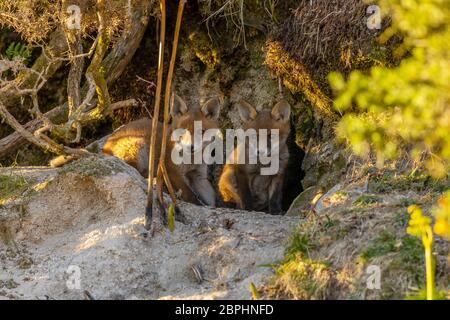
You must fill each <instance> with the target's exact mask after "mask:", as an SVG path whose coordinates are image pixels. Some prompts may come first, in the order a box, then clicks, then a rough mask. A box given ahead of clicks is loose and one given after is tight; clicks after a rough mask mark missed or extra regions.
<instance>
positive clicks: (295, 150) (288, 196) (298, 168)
mask: <svg viewBox="0 0 450 320" xmlns="http://www.w3.org/2000/svg"><path fill="white" fill-rule="evenodd" d="M287 145H288V148H289V161H288V165H287V168H286V174H285V178H284V183H283V206H282V207H283V211H287V210H288V209H289V207H290V206H291V204H292V202H293V201H294V200H295V198H296V197H297V196H298V195H299V194H300V193H301V192H302V191H303V186H302V180H303V178H304V177H305V173H304V172H303V170H302V163H303V159H304V157H305V151H304V150H302V149H301V148H300V147H299V146H298V145H297V144H296V143H295V127H294V124H293V123H292V122H291V133H290V134H289V137H288V139H287Z"/></svg>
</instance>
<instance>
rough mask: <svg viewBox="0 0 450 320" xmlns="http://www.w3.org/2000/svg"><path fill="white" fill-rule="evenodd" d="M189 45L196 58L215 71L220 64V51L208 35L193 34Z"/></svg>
mask: <svg viewBox="0 0 450 320" xmlns="http://www.w3.org/2000/svg"><path fill="white" fill-rule="evenodd" d="M188 43H189V47H190V48H191V49H192V50H193V51H194V53H195V56H196V57H197V58H198V59H199V60H200V61H201V62H202V63H203V64H204V65H206V66H207V67H208V68H210V69H214V68H215V67H216V66H217V65H218V64H219V63H220V54H219V50H218V48H217V47H215V46H214V44H213V43H212V42H211V40H210V39H209V38H208V36H207V35H206V34H204V33H202V32H198V31H194V32H191V33H190V34H189V36H188Z"/></svg>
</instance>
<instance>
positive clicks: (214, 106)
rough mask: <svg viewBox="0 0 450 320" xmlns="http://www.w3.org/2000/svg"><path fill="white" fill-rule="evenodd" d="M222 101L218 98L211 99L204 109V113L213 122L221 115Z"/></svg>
mask: <svg viewBox="0 0 450 320" xmlns="http://www.w3.org/2000/svg"><path fill="white" fill-rule="evenodd" d="M220 108H221V105H220V101H219V99H217V98H212V99H209V100H208V101H206V102H205V104H204V105H203V107H202V112H203V114H204V115H205V117H207V118H209V119H213V120H217V119H218V118H219V115H220Z"/></svg>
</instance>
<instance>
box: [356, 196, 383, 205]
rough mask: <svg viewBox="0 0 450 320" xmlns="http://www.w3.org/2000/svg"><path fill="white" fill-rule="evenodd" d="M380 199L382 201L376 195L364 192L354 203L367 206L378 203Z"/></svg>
mask: <svg viewBox="0 0 450 320" xmlns="http://www.w3.org/2000/svg"><path fill="white" fill-rule="evenodd" d="M378 201H380V198H379V197H377V196H375V195H371V194H362V195H360V196H359V197H358V198H357V199H356V200H355V201H354V202H353V205H356V206H367V205H371V204H374V203H377V202H378Z"/></svg>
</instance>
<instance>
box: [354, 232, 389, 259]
mask: <svg viewBox="0 0 450 320" xmlns="http://www.w3.org/2000/svg"><path fill="white" fill-rule="evenodd" d="M395 242H396V238H395V235H394V234H393V233H392V232H390V231H386V230H384V231H382V232H381V233H380V234H379V235H378V237H377V238H376V239H374V240H373V241H371V243H370V244H369V246H368V247H367V248H366V249H364V250H363V252H362V253H361V255H360V259H361V260H362V262H367V261H369V260H371V259H373V258H375V257H380V256H384V255H385V254H388V253H390V252H393V251H394V250H395Z"/></svg>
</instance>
